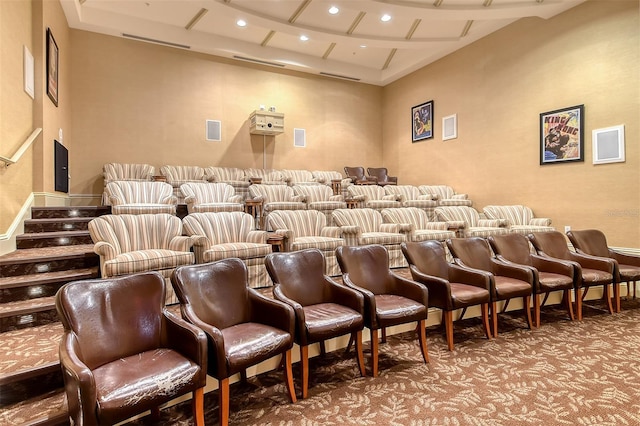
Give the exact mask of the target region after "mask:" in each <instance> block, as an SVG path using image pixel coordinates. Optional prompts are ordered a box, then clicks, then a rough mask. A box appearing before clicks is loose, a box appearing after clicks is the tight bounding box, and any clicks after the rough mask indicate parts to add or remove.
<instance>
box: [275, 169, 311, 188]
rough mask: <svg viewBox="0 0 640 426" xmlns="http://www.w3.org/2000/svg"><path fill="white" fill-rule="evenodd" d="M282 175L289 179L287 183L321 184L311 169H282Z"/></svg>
mask: <svg viewBox="0 0 640 426" xmlns="http://www.w3.org/2000/svg"><path fill="white" fill-rule="evenodd" d="M282 175H283V176H284V179H285V180H286V181H287V185H289V186H294V185H320V182H318V181H316V180H315V179H314V177H313V174H312V173H311V172H310V171H309V170H288V169H284V170H282Z"/></svg>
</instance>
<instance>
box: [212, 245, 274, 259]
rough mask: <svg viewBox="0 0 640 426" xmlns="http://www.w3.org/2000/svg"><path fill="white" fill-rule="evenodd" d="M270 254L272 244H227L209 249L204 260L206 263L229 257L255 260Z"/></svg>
mask: <svg viewBox="0 0 640 426" xmlns="http://www.w3.org/2000/svg"><path fill="white" fill-rule="evenodd" d="M269 253H271V245H270V244H259V243H225V244H216V245H215V246H211V247H209V249H207V250H206V251H205V252H204V260H205V262H213V261H215V260H220V259H226V258H228V257H238V258H240V259H253V258H255V257H265V256H266V255H268V254H269Z"/></svg>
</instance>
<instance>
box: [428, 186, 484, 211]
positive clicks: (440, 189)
mask: <svg viewBox="0 0 640 426" xmlns="http://www.w3.org/2000/svg"><path fill="white" fill-rule="evenodd" d="M418 189H419V190H420V192H421V193H422V194H424V195H432V196H433V198H434V199H435V200H436V201H437V203H438V206H471V205H472V204H473V203H472V201H471V200H469V197H468V196H467V194H456V193H455V191H454V190H453V188H452V187H450V186H447V185H421V186H419V187H418Z"/></svg>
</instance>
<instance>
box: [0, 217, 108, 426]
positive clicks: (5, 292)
mask: <svg viewBox="0 0 640 426" xmlns="http://www.w3.org/2000/svg"><path fill="white" fill-rule="evenodd" d="M108 213H110V207H34V208H32V210H31V217H32V219H30V220H27V221H25V225H24V228H25V233H24V234H22V235H19V236H18V237H17V238H16V248H17V249H16V251H14V252H12V253H9V254H6V255H4V256H0V424H2V425H61V424H68V423H69V421H68V417H67V408H66V401H65V398H64V391H63V386H64V385H63V380H62V372H61V370H60V363H59V361H58V345H59V343H60V337H61V335H62V325H61V324H60V322H59V321H58V318H57V314H56V311H55V294H56V291H58V289H59V288H60V287H61V286H62V285H63V284H65V283H67V282H70V281H76V280H83V279H89V278H97V277H99V276H100V274H99V264H100V262H99V257H98V255H96V254H95V253H94V252H93V243H92V241H91V237H90V236H89V231H88V230H87V225H88V223H89V221H90V220H91V219H93V218H94V217H96V216H100V215H102V214H108Z"/></svg>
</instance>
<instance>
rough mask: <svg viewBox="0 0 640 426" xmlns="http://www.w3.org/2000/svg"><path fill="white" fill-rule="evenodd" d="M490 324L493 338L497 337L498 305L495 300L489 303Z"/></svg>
mask: <svg viewBox="0 0 640 426" xmlns="http://www.w3.org/2000/svg"><path fill="white" fill-rule="evenodd" d="M491 323H492V324H491V328H492V329H493V337H498V303H497V302H496V301H495V300H494V301H493V302H491Z"/></svg>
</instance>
